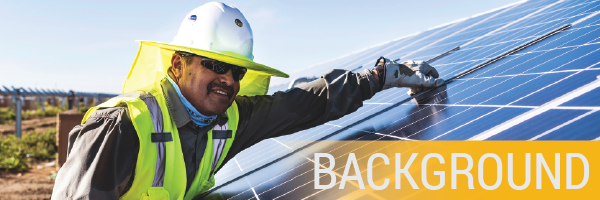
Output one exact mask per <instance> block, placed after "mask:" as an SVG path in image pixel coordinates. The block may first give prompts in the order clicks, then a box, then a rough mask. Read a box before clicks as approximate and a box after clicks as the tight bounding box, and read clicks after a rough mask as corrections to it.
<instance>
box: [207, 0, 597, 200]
mask: <svg viewBox="0 0 600 200" xmlns="http://www.w3.org/2000/svg"><path fill="white" fill-rule="evenodd" d="M599 12H600V1H574V0H573V1H527V2H522V3H520V4H515V5H511V6H508V7H504V8H501V9H497V10H495V11H492V12H488V13H485V14H481V15H478V16H474V17H472V18H469V19H464V20H461V21H457V22H454V23H451V24H447V25H443V26H440V27H436V28H433V29H431V30H428V31H424V32H422V33H419V34H416V35H412V36H408V37H403V38H401V39H397V40H394V41H390V42H388V43H385V44H382V45H378V46H375V47H371V48H368V49H366V50H363V51H360V52H355V53H352V54H349V55H347V56H343V57H340V58H338V59H333V60H331V61H328V62H324V63H321V64H318V65H315V66H312V67H310V68H307V69H305V70H303V71H300V72H298V73H297V74H294V75H293V77H301V76H320V74H322V73H324V72H326V71H329V70H331V69H334V68H343V69H348V70H353V71H360V70H363V69H368V68H371V67H372V66H373V65H374V62H375V59H376V58H378V57H379V56H382V55H383V56H385V57H388V58H391V59H398V58H399V59H400V62H402V61H403V60H431V61H430V62H431V64H432V66H434V67H436V68H437V69H438V71H439V72H440V74H441V75H442V77H443V78H445V79H447V80H448V81H447V82H446V83H447V84H446V85H445V86H443V87H441V88H437V89H435V90H431V91H428V92H425V93H422V94H420V95H419V96H417V97H416V98H415V99H413V98H411V97H410V96H408V95H407V94H406V91H407V89H405V88H392V89H388V90H385V91H381V92H379V93H377V94H376V95H375V96H374V97H373V98H371V99H369V100H367V101H365V103H364V104H365V105H364V106H363V107H362V108H360V109H359V110H358V111H356V112H354V113H352V114H349V115H347V116H344V117H342V118H340V119H338V120H335V121H331V122H328V123H326V124H324V125H321V126H318V127H314V128H311V129H308V130H304V131H300V132H298V133H295V134H292V135H287V136H282V137H278V138H273V139H268V140H265V141H263V142H261V143H259V144H257V145H255V146H253V147H251V148H249V149H247V150H245V151H243V152H241V153H240V154H238V155H237V156H236V157H235V158H234V159H232V161H230V162H229V163H227V164H226V165H225V166H224V167H223V168H222V169H221V170H220V171H219V172H218V173H217V175H216V176H215V178H216V180H217V187H215V188H213V189H212V190H211V191H209V192H208V193H206V194H205V195H218V196H219V195H220V196H222V197H224V198H234V199H253V198H256V199H261V198H262V199H278V198H279V199H304V198H311V197H312V198H314V197H316V196H315V195H318V197H327V196H336V195H340V194H348V193H349V191H353V190H355V189H357V188H356V186H353V185H347V186H346V189H345V190H338V189H336V190H315V189H314V188H313V183H312V181H313V180H314V174H313V171H312V170H313V167H314V164H313V162H312V160H311V159H312V154H313V153H314V152H331V151H335V150H336V148H338V147H328V146H322V145H319V144H320V141H322V140H599V139H600V126H597V124H598V123H599V122H600V120H598V119H600V112H597V111H598V110H600V101H598V100H597V99H598V98H600V79H599V77H600V65H599V64H600V30H599V29H600V15H599V14H598V13H599ZM457 47H459V48H457ZM284 85H287V84H284ZM277 88H278V87H277V86H275V87H272V88H271V91H273V89H277ZM279 88H281V89H283V88H284V87H279ZM300 141H314V142H310V143H309V142H300ZM359 159H360V158H359ZM242 166H243V167H242Z"/></svg>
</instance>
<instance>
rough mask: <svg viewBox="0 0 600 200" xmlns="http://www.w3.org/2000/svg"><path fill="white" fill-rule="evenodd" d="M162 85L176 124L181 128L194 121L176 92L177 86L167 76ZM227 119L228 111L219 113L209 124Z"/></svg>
mask: <svg viewBox="0 0 600 200" xmlns="http://www.w3.org/2000/svg"><path fill="white" fill-rule="evenodd" d="M160 85H161V87H162V90H163V94H164V96H165V100H166V102H167V107H168V108H169V113H170V114H171V117H172V118H173V121H175V125H176V126H177V128H181V127H183V126H185V125H186V124H188V123H194V122H193V121H192V118H191V117H190V114H189V113H188V112H187V111H186V110H185V106H184V105H183V103H181V99H180V98H179V95H177V92H175V88H173V85H171V83H170V82H169V80H167V78H166V77H165V78H163V79H162V80H161V81H160ZM227 120H228V118H227V113H226V112H224V113H221V114H218V115H217V119H215V120H213V122H212V123H211V124H210V125H209V126H211V127H212V126H214V124H217V123H218V122H221V121H224V122H226V121H227Z"/></svg>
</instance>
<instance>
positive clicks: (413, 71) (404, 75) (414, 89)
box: [377, 57, 444, 95]
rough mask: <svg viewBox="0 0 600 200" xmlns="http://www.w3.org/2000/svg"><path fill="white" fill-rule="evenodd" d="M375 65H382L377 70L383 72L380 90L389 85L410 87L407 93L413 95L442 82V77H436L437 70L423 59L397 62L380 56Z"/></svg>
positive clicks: (389, 86)
mask: <svg viewBox="0 0 600 200" xmlns="http://www.w3.org/2000/svg"><path fill="white" fill-rule="evenodd" d="M377 65H380V66H382V67H383V70H378V71H380V72H383V75H382V76H383V77H384V80H383V87H382V90H385V89H388V88H391V87H410V90H409V91H408V94H409V95H415V94H417V93H419V92H421V91H423V90H426V89H428V88H432V87H438V86H441V85H442V84H443V83H444V79H441V78H438V77H439V76H440V75H439V74H438V72H437V70H436V69H435V68H433V67H431V66H430V65H429V64H427V62H424V61H406V62H403V63H401V64H398V63H396V62H395V61H392V60H390V59H386V58H383V57H381V58H379V59H378V61H377ZM380 77H381V75H380Z"/></svg>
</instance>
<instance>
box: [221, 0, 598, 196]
mask: <svg viewBox="0 0 600 200" xmlns="http://www.w3.org/2000/svg"><path fill="white" fill-rule="evenodd" d="M569 3H574V2H569ZM575 3H579V4H581V2H575ZM592 3H594V2H591V3H590V2H584V3H583V4H584V5H586V6H589V5H593V4H592ZM596 5H597V4H596ZM540 7H543V6H540ZM561 7H563V8H564V6H561ZM595 7H596V6H591V8H595ZM572 8H576V7H572ZM596 10H597V9H596ZM593 11H594V10H593V9H588V10H587V12H586V13H588V14H589V13H591V12H593ZM578 16H580V17H573V18H571V19H570V21H569V22H572V21H575V20H576V19H578V18H581V17H583V16H585V15H578ZM567 19H569V18H568V17H567ZM597 20H598V19H597V17H594V18H591V19H588V20H586V22H591V23H581V24H579V25H578V26H576V27H573V28H572V29H570V30H568V31H567V32H564V33H561V34H559V35H557V36H554V37H552V38H550V39H549V40H547V41H544V42H542V43H540V44H538V45H535V46H533V47H530V48H528V49H527V50H526V51H524V52H520V53H519V54H517V55H513V56H511V57H508V58H505V59H503V60H501V61H500V62H498V63H495V64H494V65H492V66H488V67H486V68H484V69H482V70H480V71H477V72H476V73H474V74H472V75H470V76H468V77H465V79H463V80H461V81H458V82H455V83H452V84H451V85H449V86H448V87H447V89H448V91H447V93H448V94H449V98H448V99H447V100H445V101H446V102H440V103H443V104H454V103H457V102H458V103H459V105H457V106H456V105H454V106H444V105H436V106H427V105H426V106H422V107H416V106H415V105H414V104H410V103H409V104H403V105H401V106H397V107H395V108H393V109H392V110H390V111H388V112H385V113H383V114H382V115H379V116H377V118H375V119H371V120H369V121H367V122H364V123H361V124H358V125H357V126H354V127H352V128H349V129H346V130H344V131H342V132H340V133H338V134H336V135H335V136H333V137H331V138H329V139H334V140H338V139H356V138H359V139H371V140H372V139H399V138H405V137H408V138H409V139H433V138H435V139H468V136H469V135H473V134H476V133H477V132H481V131H482V130H485V128H490V127H491V126H494V125H496V124H498V123H501V122H503V121H505V120H508V119H510V118H512V117H514V116H516V115H518V114H521V113H523V112H526V111H527V110H531V109H532V108H535V106H536V105H537V106H539V104H540V103H541V102H542V101H543V99H544V98H533V97H532V98H530V99H532V100H534V101H533V102H530V103H531V104H530V106H529V107H527V106H513V105H509V106H507V105H508V104H507V103H508V102H510V101H507V103H505V104H502V99H503V98H504V97H502V98H488V99H486V98H477V97H475V96H481V97H491V96H490V95H485V92H486V91H488V92H490V93H492V94H493V93H494V90H496V91H501V92H504V91H509V92H507V93H504V94H503V95H505V94H508V93H510V92H513V93H515V94H513V95H512V96H513V97H519V96H521V97H522V94H528V92H532V91H536V89H539V88H540V87H544V86H547V85H548V84H549V83H555V82H556V81H557V80H561V78H564V77H567V76H569V75H572V76H571V77H569V78H567V79H564V80H563V81H561V84H556V85H555V86H556V87H557V88H558V89H559V90H550V89H554V88H552V86H551V87H548V88H547V89H549V90H545V91H553V92H546V93H549V94H545V95H540V96H541V97H547V98H546V99H552V97H555V96H556V95H560V94H564V92H565V91H569V89H572V88H577V87H578V86H581V85H582V84H585V83H588V82H590V81H591V80H593V79H594V78H595V75H597V74H598V73H596V72H598V71H596V70H576V71H571V72H568V71H563V72H558V73H547V74H523V73H522V72H521V73H518V72H517V74H518V75H516V74H513V75H516V76H504V77H494V76H491V77H484V78H482V77H483V76H482V75H483V74H491V73H492V70H490V69H494V70H500V69H506V68H507V67H509V66H511V67H512V66H514V65H511V64H510V63H511V62H515V63H519V62H517V61H518V60H517V59H518V58H519V59H524V60H526V61H527V64H521V65H520V66H521V67H520V68H513V69H523V70H524V71H526V70H528V69H529V68H527V67H530V66H538V67H543V66H545V65H544V64H546V63H554V62H546V63H544V64H542V65H538V64H539V63H542V62H544V61H547V60H548V59H549V58H555V57H556V55H555V54H550V52H555V51H560V50H562V51H567V50H566V49H571V50H572V51H571V52H576V50H578V49H579V50H578V51H582V50H583V51H582V52H596V51H594V50H596V49H598V46H597V44H596V45H594V44H593V42H594V41H595V39H596V38H597V34H596V37H594V36H593V34H594V32H593V31H596V27H595V26H597V24H595V23H597ZM524 21H525V20H524ZM509 30H510V29H509ZM588 30H589V31H588ZM586 31H587V32H586ZM578 36H581V37H579V38H577V37H578ZM474 37H477V36H474ZM583 37H588V38H590V40H586V39H583ZM573 38H575V39H573ZM508 39H514V38H508ZM577 41H579V42H577ZM492 42H494V41H492ZM586 43H588V44H587V45H584V46H581V45H583V44H586ZM567 45H568V46H569V47H566V46H567ZM481 48H483V47H481ZM581 48H588V49H587V50H586V49H581ZM540 50H544V51H540ZM461 51H463V50H461ZM457 53H458V52H456V53H453V54H451V55H449V56H447V57H445V58H443V59H448V60H449V59H450V58H452V57H455V56H457ZM536 53H537V54H539V55H537V57H536V56H535V55H536ZM558 55H561V54H558ZM564 55H567V54H564ZM564 55H563V56H564ZM575 55H577V54H575ZM590 55H592V54H588V56H590ZM486 56H489V55H486ZM553 56H554V57H553ZM581 56H583V54H581ZM592 56H593V55H592ZM489 57H491V56H489ZM443 59H440V60H438V61H436V62H435V63H434V64H435V66H438V69H443V68H445V67H444V66H439V65H437V63H443ZM479 60H485V59H479ZM554 60H556V61H563V63H566V62H568V61H570V60H568V59H562V58H559V59H556V58H555V59H554ZM577 60H580V62H583V63H588V65H587V66H586V65H585V64H584V65H569V66H571V67H570V69H577V68H578V67H579V69H582V68H586V67H591V68H590V69H597V68H594V67H597V66H593V65H592V66H591V65H589V63H590V62H594V60H595V59H593V57H587V58H586V57H585V56H584V57H583V58H580V59H577ZM595 62H597V58H596V61H595ZM554 64H556V63H554ZM448 66H449V65H448ZM558 66H560V65H558ZM564 66H567V65H564ZM564 66H563V67H564ZM538 67H535V68H538ZM535 68H534V69H535ZM548 69H554V68H548ZM486 70H487V71H486ZM440 71H441V70H440ZM525 73H526V72H525ZM575 73H577V74H575ZM503 74H507V75H509V74H510V73H503ZM573 74H575V75H573ZM492 75H493V74H492ZM532 76H535V77H537V76H539V77H537V78H536V79H535V80H534V81H537V82H534V81H530V82H528V83H527V84H525V85H523V86H524V87H520V88H518V89H512V88H514V86H515V84H516V85H518V84H520V83H524V82H526V81H528V80H531V78H528V77H532ZM509 78H511V79H510V80H507V79H509ZM467 82H468V83H467ZM482 83H483V84H482ZM498 83H500V84H498ZM503 84H505V85H503ZM490 86H494V87H490ZM558 86H560V87H558ZM489 88H495V89H491V90H490V89H489ZM523 88H525V89H528V90H526V91H522V90H523ZM509 89H511V90H509ZM405 91H406V90H402V89H396V90H395V91H394V90H388V91H383V92H381V93H379V94H378V95H377V96H376V97H374V98H373V99H372V100H371V101H368V102H366V105H365V106H364V107H363V108H361V109H360V110H359V111H357V112H356V114H353V115H349V116H346V117H344V118H342V119H340V120H336V121H334V122H330V123H328V124H327V125H323V126H319V127H316V128H313V129H309V130H306V131H302V132H300V133H296V134H294V135H291V136H288V137H287V138H276V139H272V140H267V141H265V142H264V143H261V144H259V145H260V148H256V150H254V151H252V150H251V151H244V152H242V153H241V154H240V155H239V156H237V157H236V159H235V160H234V162H236V163H239V164H238V166H235V165H233V166H234V167H229V168H228V167H224V168H223V169H222V170H221V172H219V176H217V180H219V182H221V183H223V182H224V181H228V180H231V179H232V178H234V177H237V176H239V175H241V174H242V173H243V172H247V171H249V170H252V169H254V168H256V167H259V166H262V165H263V164H265V163H268V162H269V161H272V160H274V159H275V158H279V157H281V156H283V155H285V154H287V153H289V152H292V150H293V149H296V148H298V147H299V145H294V144H293V143H289V144H285V146H284V145H283V144H284V143H286V141H290V140H294V139H308V140H310V139H318V138H320V137H322V136H324V135H326V134H327V133H331V132H333V131H336V130H339V129H340V128H343V127H347V125H349V124H351V123H353V122H355V121H357V120H359V119H361V118H362V117H365V116H369V115H370V114H372V113H374V112H377V111H378V110H381V109H382V108H384V107H389V106H390V105H389V104H391V103H390V102H394V101H398V100H399V99H405V98H406V97H407V96H406V95H404V93H405ZM471 91H473V92H471ZM479 91H484V93H481V92H479ZM541 91H544V90H541ZM541 91H540V92H538V94H543V92H541ZM473 94H476V95H473ZM460 95H463V96H460ZM548 95H549V96H548ZM586 95H592V96H593V95H596V96H597V95H598V91H595V92H594V91H592V92H589V93H587V94H584V95H583V96H581V97H579V98H576V99H573V100H572V102H567V103H566V105H571V104H573V102H578V103H576V104H577V105H582V104H581V101H583V102H584V103H585V102H586V101H587V102H588V103H590V102H589V100H590V98H589V97H586ZM477 99H480V100H479V103H481V104H483V105H490V106H482V105H477V103H478V101H476V100H477ZM524 99H526V98H524ZM485 100H489V101H485ZM495 100H499V101H500V102H499V103H498V104H486V102H487V103H490V101H491V102H493V101H495ZM470 101H472V102H470ZM505 101H506V100H505ZM535 101H538V103H537V104H536V103H535ZM523 102H527V101H523ZM465 103H467V104H465ZM491 105H501V106H491ZM515 105H518V104H515ZM531 105H533V106H531ZM590 105H591V106H597V105H594V102H591V104H590ZM365 111H366V112H365ZM492 111H495V112H493V113H492V114H488V113H490V112H492ZM582 113H583V114H582ZM585 113H588V115H586V116H584V117H581V119H585V118H591V119H594V118H593V117H594V116H595V115H594V113H593V110H585V109H566V108H563V109H553V110H551V111H548V112H547V113H544V114H543V115H539V116H538V117H539V118H542V119H538V117H536V118H532V119H531V120H532V121H534V122H535V123H533V124H538V125H539V126H540V127H548V126H544V125H545V124H544V123H545V122H548V121H550V122H551V124H553V125H556V124H562V123H561V122H564V121H568V120H573V119H575V118H577V117H580V116H582V115H585ZM486 114H487V115H486ZM484 115H486V116H485V117H483V118H481V119H480V121H479V122H474V123H469V124H467V125H466V126H461V128H459V129H458V130H456V127H457V125H464V124H466V123H467V122H471V121H473V119H474V118H478V117H481V116H484ZM557 116H560V117H557ZM595 117H596V119H597V116H595ZM544 118H551V120H548V119H544ZM578 121H579V122H583V123H585V122H586V120H577V121H576V122H578ZM587 121H588V122H589V120H587ZM592 122H593V120H592ZM527 124H530V123H529V122H528V123H527ZM573 125H576V124H573ZM576 127H583V128H586V127H587V128H588V129H589V128H590V127H591V128H594V127H593V126H590V125H587V126H576ZM453 128H454V130H455V131H454V133H458V132H460V134H448V133H446V132H448V131H449V130H453ZM513 128H516V129H517V128H518V126H515V127H513ZM529 128H530V129H533V130H537V131H538V132H539V131H542V130H539V129H537V128H535V127H533V128H531V127H529ZM563 128H568V126H565V127H563ZM595 128H597V127H595ZM546 129H547V128H546ZM526 131H527V130H526ZM513 132H514V131H513ZM521 132H523V131H521ZM558 132H560V131H558ZM596 132H598V131H596ZM375 133H377V134H375ZM415 133H416V134H415ZM440 133H443V135H442V134H440ZM387 134H390V135H388V136H381V135H387ZM508 135H509V136H511V137H517V136H523V135H519V134H517V135H516V136H515V135H514V134H508ZM530 135H532V134H530ZM584 135H585V134H584ZM549 136H550V135H549ZM586 136H587V135H586ZM436 137H438V138H436ZM444 137H447V138H444ZM461 137H462V138H461ZM592 137H593V136H592ZM491 139H494V138H491ZM509 139H510V138H509ZM517 139H518V138H517ZM520 139H523V138H520ZM525 139H526V138H525ZM542 139H543V138H542ZM588 139H589V138H588ZM306 155H310V154H306ZM299 157H302V156H300V155H293V156H291V157H288V158H285V159H284V160H282V161H279V162H278V163H277V166H278V167H276V168H282V169H287V168H286V166H297V165H293V164H292V165H288V164H289V163H297V162H300V161H302V160H304V161H306V158H301V159H299ZM238 158H239V160H238ZM290 159H291V160H294V159H299V160H297V161H296V162H294V161H291V160H290ZM236 163H233V164H236ZM230 164H231V163H230ZM282 165H285V166H282ZM230 166H232V165H230ZM240 166H244V170H245V171H239V169H241V167H240ZM310 166H312V165H310ZM267 168H271V167H267ZM267 168H265V169H261V170H259V171H258V172H256V173H253V174H251V175H250V176H252V177H254V176H255V174H258V175H259V176H261V175H260V174H261V172H273V171H271V170H268V169H267ZM290 169H291V168H290ZM279 171H280V170H279ZM299 172H306V170H301V171H299ZM221 174H227V176H222V175H221ZM263 175H264V174H263ZM265 177H273V174H270V175H266V176H265ZM284 177H285V176H284ZM311 177H312V176H311ZM248 178H249V177H248ZM280 178H281V177H280ZM244 179H247V178H244ZM264 179H265V178H262V179H258V180H264ZM274 179H275V180H270V181H268V182H275V183H277V182H281V181H277V179H278V178H274ZM284 179H285V178H284ZM249 180H257V179H254V178H249V179H247V180H246V181H249ZM281 180H283V179H281ZM240 182H243V181H236V182H234V183H232V184H229V185H227V186H226V187H223V188H220V189H219V190H217V192H219V191H221V192H224V191H227V190H228V189H226V188H229V189H232V188H237V187H236V186H235V185H236V184H240ZM259 182H260V181H259ZM248 183H249V184H250V185H257V184H261V183H250V182H248ZM248 183H244V184H248ZM262 185H265V184H264V183H263V184H262ZM266 185H271V184H266ZM291 185H293V184H291ZM309 186H310V187H312V185H309ZM241 187H242V188H247V187H248V185H245V186H241ZM238 189H240V188H238ZM234 190H236V189H234ZM227 193H229V192H227ZM259 193H260V192H259Z"/></svg>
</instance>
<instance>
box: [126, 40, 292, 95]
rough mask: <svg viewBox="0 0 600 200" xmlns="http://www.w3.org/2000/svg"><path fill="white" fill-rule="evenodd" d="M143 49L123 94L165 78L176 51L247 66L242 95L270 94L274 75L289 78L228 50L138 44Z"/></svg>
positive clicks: (161, 44) (138, 55)
mask: <svg viewBox="0 0 600 200" xmlns="http://www.w3.org/2000/svg"><path fill="white" fill-rule="evenodd" d="M138 42H139V43H140V49H139V50H138V54H137V57H136V59H135V61H134V62H133V66H132V67H131V70H130V71H129V75H128V76H127V79H126V80H125V84H124V86H123V93H128V92H133V91H136V90H139V89H141V88H143V87H145V86H147V85H150V84H152V83H154V82H156V81H159V80H161V79H163V78H164V77H165V76H167V74H168V73H167V72H168V70H169V68H170V67H171V57H172V56H173V54H174V53H175V51H185V52H190V53H194V54H197V55H200V56H203V57H207V58H211V59H215V60H218V61H222V62H226V63H229V64H233V65H237V66H240V67H245V68H247V69H248V72H247V73H246V75H245V76H244V79H242V80H241V81H240V92H239V93H238V95H247V96H254V95H264V94H267V92H268V89H269V83H270V80H271V76H279V77H284V78H287V77H289V75H287V74H286V73H283V72H281V71H279V70H277V69H273V68H270V67H268V66H265V65H263V64H259V63H256V62H254V61H252V60H250V59H248V58H246V57H244V56H241V55H239V54H236V53H232V52H226V51H211V50H203V49H197V48H191V47H185V46H179V45H173V44H166V43H160V42H152V41H138Z"/></svg>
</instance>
